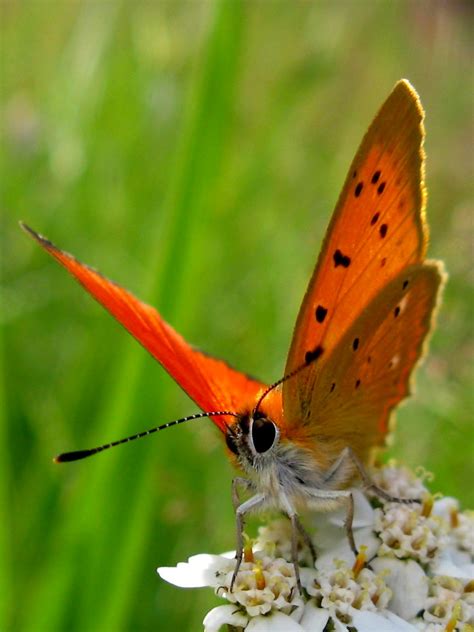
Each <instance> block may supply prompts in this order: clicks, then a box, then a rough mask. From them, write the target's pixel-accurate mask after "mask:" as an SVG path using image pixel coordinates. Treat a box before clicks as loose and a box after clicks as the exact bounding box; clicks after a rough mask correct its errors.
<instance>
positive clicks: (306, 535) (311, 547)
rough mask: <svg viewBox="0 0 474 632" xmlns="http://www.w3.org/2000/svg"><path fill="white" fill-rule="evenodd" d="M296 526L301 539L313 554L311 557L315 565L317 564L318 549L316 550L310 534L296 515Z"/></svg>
mask: <svg viewBox="0 0 474 632" xmlns="http://www.w3.org/2000/svg"><path fill="white" fill-rule="evenodd" d="M294 524H295V527H296V528H297V529H298V531H299V533H300V535H301V537H302V538H303V540H304V543H305V544H306V546H307V547H308V549H309V551H310V553H311V557H312V558H313V564H315V563H316V559H317V557H318V556H317V555H316V549H315V548H314V544H313V541H312V540H311V538H310V536H309V533H308V532H307V531H306V529H305V528H304V527H303V525H302V524H301V520H300V519H299V518H298V516H297V515H296V514H295V517H294Z"/></svg>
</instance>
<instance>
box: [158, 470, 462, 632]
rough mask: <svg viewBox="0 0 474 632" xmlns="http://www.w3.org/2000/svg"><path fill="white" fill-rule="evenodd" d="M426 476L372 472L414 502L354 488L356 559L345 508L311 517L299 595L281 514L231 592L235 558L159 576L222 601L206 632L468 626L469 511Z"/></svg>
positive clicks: (253, 548) (366, 631)
mask: <svg viewBox="0 0 474 632" xmlns="http://www.w3.org/2000/svg"><path fill="white" fill-rule="evenodd" d="M427 478H428V477H427V475H426V473H423V472H421V473H418V476H415V475H414V474H412V473H411V472H410V471H409V470H407V469H406V468H401V467H397V466H396V465H394V464H390V465H388V466H385V467H383V468H380V469H379V470H377V471H376V472H375V474H374V479H375V481H376V483H377V484H378V485H379V486H380V487H381V488H383V489H384V490H385V491H387V492H388V493H389V494H391V495H393V496H399V497H404V498H407V497H409V498H413V497H415V498H416V497H418V498H422V499H423V502H422V503H421V504H419V505H418V504H410V505H406V504H401V503H388V502H387V503H383V504H382V506H380V501H379V500H378V499H375V500H374V501H373V502H374V507H373V506H372V505H371V504H370V503H369V501H368V500H367V499H366V497H365V496H364V495H363V494H362V493H361V492H360V491H358V490H354V499H355V515H354V523H353V529H354V536H355V541H356V544H357V546H358V548H359V550H360V553H359V555H358V557H357V558H355V556H354V554H353V553H352V551H351V549H350V547H349V545H348V543H347V538H346V536H345V532H344V529H343V528H342V526H343V521H344V514H343V512H333V513H330V514H317V515H316V516H315V518H314V524H313V528H312V530H311V532H312V531H313V530H314V533H315V535H314V543H315V546H316V550H317V553H318V559H317V561H316V564H315V566H313V564H312V562H311V556H310V555H309V551H308V550H307V547H306V546H305V545H304V543H303V541H301V542H300V543H299V547H298V559H299V564H300V575H301V584H302V587H303V591H302V594H300V591H299V590H298V587H297V582H296V577H295V572H294V568H293V564H292V562H291V528H290V523H289V521H288V520H284V519H279V520H275V521H273V522H271V523H269V524H268V525H266V526H264V527H261V528H260V530H259V535H258V537H257V539H256V540H255V541H254V542H252V543H250V542H247V545H246V547H245V555H244V561H243V562H242V565H241V567H240V570H239V573H238V575H237V578H236V581H235V585H234V587H233V590H232V592H231V591H230V583H231V580H232V574H233V572H234V568H235V559H234V556H233V554H226V555H222V556H219V555H206V554H201V555H196V556H194V557H192V558H190V559H189V560H188V562H187V563H181V564H178V566H177V567H172V568H159V569H158V573H159V574H160V576H161V577H162V578H163V579H165V580H166V581H169V582H171V583H173V584H175V585H177V586H181V587H200V586H210V587H212V588H213V589H214V590H215V592H216V594H217V595H218V596H219V597H221V598H223V599H225V600H226V601H227V604H226V605H221V606H217V607H216V608H214V609H213V610H211V611H210V612H209V613H208V614H207V615H206V617H205V619H204V629H205V632H218V631H219V630H220V629H221V627H222V626H225V625H228V626H229V629H230V628H232V629H233V630H245V631H246V632H302V631H306V632H310V631H311V632H323V631H328V630H331V631H334V632H348V631H349V630H350V631H351V632H352V631H354V630H355V631H357V632H410V631H411V632H419V631H422V632H458V631H459V632H474V559H473V557H474V512H464V513H461V512H460V510H459V503H458V502H457V501H456V500H455V499H453V498H443V499H438V500H435V499H434V498H433V497H432V496H430V495H429V493H428V491H427V489H426V487H425V485H424V481H425V480H426V479H427Z"/></svg>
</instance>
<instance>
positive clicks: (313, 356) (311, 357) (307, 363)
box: [252, 347, 323, 417]
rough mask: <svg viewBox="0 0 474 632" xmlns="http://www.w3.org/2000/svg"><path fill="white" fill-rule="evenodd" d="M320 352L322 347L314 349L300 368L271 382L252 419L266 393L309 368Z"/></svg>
mask: <svg viewBox="0 0 474 632" xmlns="http://www.w3.org/2000/svg"><path fill="white" fill-rule="evenodd" d="M322 352H323V349H322V347H316V349H315V350H314V351H312V352H308V353H307V354H306V358H305V361H304V363H303V364H300V366H297V367H296V369H293V371H290V373H287V374H286V375H284V376H283V377H281V378H280V379H279V380H277V381H276V382H273V384H270V386H269V387H268V388H267V389H266V390H265V391H263V393H262V394H261V395H260V397H259V400H258V402H257V403H256V404H255V406H254V409H253V411H252V417H255V415H256V414H257V413H258V409H259V408H260V404H261V403H262V402H263V400H264V399H265V397H266V396H267V395H268V393H270V392H271V391H273V389H274V388H276V387H277V386H280V384H283V382H286V381H287V380H291V378H292V377H295V375H298V373H301V371H303V370H304V369H306V367H308V366H310V365H311V364H312V363H313V362H314V361H315V360H317V359H318V358H319V357H320V356H321V354H322Z"/></svg>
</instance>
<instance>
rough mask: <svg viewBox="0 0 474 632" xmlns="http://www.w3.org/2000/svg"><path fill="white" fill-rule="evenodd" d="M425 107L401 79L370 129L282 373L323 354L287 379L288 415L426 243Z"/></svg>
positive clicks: (293, 415) (299, 408)
mask: <svg viewBox="0 0 474 632" xmlns="http://www.w3.org/2000/svg"><path fill="white" fill-rule="evenodd" d="M422 121H423V110H422V108H421V105H420V102H419V100H418V97H417V95H416V93H415V91H414V90H413V88H412V87H411V86H410V84H409V83H408V82H406V81H400V82H399V83H398V84H397V85H396V86H395V88H394V90H393V92H392V93H391V95H390V96H389V97H388V99H387V101H386V102H385V103H384V105H383V106H382V108H381V110H380V111H379V113H378V115H377V116H376V118H375V119H374V121H373V123H372V125H371V126H370V128H369V130H368V132H367V134H366V135H365V137H364V139H363V141H362V144H361V146H360V148H359V151H358V152H357V154H356V157H355V159H354V161H353V163H352V165H351V168H350V170H349V173H348V176H347V179H346V182H345V185H344V188H343V190H342V193H341V196H340V198H339V201H338V204H337V206H336V210H335V212H334V215H333V218H332V220H331V223H330V226H329V228H328V231H327V235H326V238H325V241H324V244H323V248H322V251H321V254H320V257H319V260H318V264H317V266H316V269H315V272H314V274H313V277H312V279H311V281H310V283H309V286H308V290H307V292H306V295H305V298H304V300H303V304H302V306H301V309H300V312H299V315H298V319H297V322H296V326H295V331H294V334H293V340H292V343H291V347H290V352H289V355H288V360H287V365H286V369H285V373H290V372H291V371H292V370H294V369H295V368H297V367H298V366H300V365H301V364H303V363H304V362H305V360H307V359H308V358H311V357H312V355H313V357H314V354H316V355H317V357H318V359H317V360H316V361H314V362H313V363H312V365H310V366H309V367H308V369H306V370H305V371H301V372H300V373H299V374H298V376H297V377H296V378H295V382H296V383H294V382H293V381H292V380H290V381H288V382H286V383H285V384H284V385H283V405H284V410H285V417H286V418H287V419H289V420H294V419H297V418H298V417H299V416H301V414H302V413H304V411H305V410H306V411H307V409H308V405H309V402H310V401H311V399H312V396H313V390H314V388H315V381H316V379H317V375H318V374H319V372H320V371H322V370H325V369H324V365H325V363H326V361H327V358H328V357H329V356H330V355H331V354H332V353H333V351H334V349H335V348H336V345H337V344H338V342H339V341H340V339H341V337H342V336H343V335H344V332H346V331H347V329H348V328H349V327H350V325H351V324H352V323H353V321H354V319H355V318H356V317H357V315H358V314H361V313H362V311H363V310H364V309H365V308H366V306H367V305H368V304H369V303H370V301H371V300H372V299H373V298H374V296H376V295H377V294H378V293H379V292H380V291H381V290H382V289H383V288H384V286H385V285H386V284H387V283H388V282H389V281H390V280H391V279H393V277H394V276H396V275H397V274H398V273H399V272H400V271H401V270H403V269H404V268H405V267H407V266H409V265H410V264H414V263H418V262H421V261H422V260H423V257H424V254H425V249H426V240H427V236H426V226H425V222H424V204H425V191H424V187H423V172H424V165H423V160H424V155H423V150H422V143H423V138H424V131H423V123H422Z"/></svg>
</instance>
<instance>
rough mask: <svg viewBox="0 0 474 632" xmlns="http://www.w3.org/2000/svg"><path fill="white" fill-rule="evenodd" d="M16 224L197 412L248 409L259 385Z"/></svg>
mask: <svg viewBox="0 0 474 632" xmlns="http://www.w3.org/2000/svg"><path fill="white" fill-rule="evenodd" d="M21 226H22V228H23V229H24V230H25V231H26V232H28V233H29V234H30V235H31V236H32V237H34V239H36V241H37V242H38V243H39V244H40V245H41V246H42V247H43V248H44V249H45V250H46V251H47V252H49V254H50V255H52V256H53V257H54V258H55V259H56V260H57V261H59V263H60V264H61V265H62V266H64V267H65V268H66V270H68V271H69V272H70V273H71V274H72V275H73V277H75V279H77V281H79V283H80V284H81V285H82V286H83V287H84V288H85V289H86V290H87V291H88V292H89V293H90V294H92V296H93V297H94V298H95V299H96V300H97V301H98V302H99V303H100V304H101V305H103V306H104V307H105V309H106V310H107V311H109V312H110V313H111V314H112V316H114V317H115V318H116V319H117V320H118V321H119V323H121V324H122V325H123V326H124V327H125V329H127V331H129V332H130V333H131V334H132V336H133V337H134V338H136V339H137V340H138V342H139V343H140V344H142V345H143V346H144V347H145V349H147V351H149V352H150V353H151V354H152V355H153V356H154V357H155V358H156V359H157V360H158V362H160V364H161V365H162V366H163V367H164V368H165V369H166V370H167V371H168V373H169V374H170V375H171V376H172V377H173V378H174V379H175V380H176V382H178V384H179V385H180V386H181V387H182V388H183V389H184V390H185V391H186V393H187V394H188V395H189V396H190V397H191V399H193V400H194V401H195V402H196V404H197V405H198V406H199V407H200V408H201V409H202V410H204V411H209V412H210V411H221V410H228V411H233V412H239V411H241V410H244V409H245V408H247V407H248V408H250V409H251V408H252V406H253V405H254V403H255V400H256V399H257V398H258V396H259V394H260V393H261V392H262V391H263V390H264V389H265V388H266V385H265V384H262V383H261V382H259V381H257V380H254V379H252V378H250V377H247V376H246V375H244V374H243V373H240V372H238V371H236V370H234V369H232V368H231V367H229V366H228V365H227V364H226V363H225V362H223V361H222V360H218V359H217V358H212V357H210V356H208V355H205V354H204V353H202V352H201V351H198V350H197V349H194V348H193V347H191V346H190V345H189V344H188V343H187V342H186V341H185V340H184V338H183V337H182V336H180V335H179V334H178V333H177V332H176V331H175V330H174V329H173V328H172V327H171V326H170V325H168V323H166V322H165V321H164V320H163V319H162V318H161V316H160V315H159V314H158V312H157V311H156V310H155V309H153V307H150V306H149V305H146V304H145V303H142V302H141V301H139V300H138V299H137V298H135V297H134V296H133V295H132V294H130V292H127V290H124V289H123V288H121V287H120V286H119V285H117V284H116V283H114V282H113V281H109V280H108V279H106V278H104V277H103V276H102V275H100V274H99V273H98V272H96V271H95V270H93V269H92V268H90V267H88V266H86V265H84V264H83V263H80V262H79V261H77V259H75V258H74V257H73V256H72V255H70V254H68V253H67V252H63V251H62V250H59V248H57V247H56V246H55V245H54V244H52V243H51V242H50V241H48V240H47V239H45V238H44V237H42V236H41V235H39V234H37V233H36V232H35V231H34V230H32V229H31V228H29V227H28V226H26V225H25V224H21ZM213 421H214V423H215V424H216V425H217V426H218V427H219V428H220V430H222V431H225V429H226V424H225V422H224V419H223V417H214V418H213Z"/></svg>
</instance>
